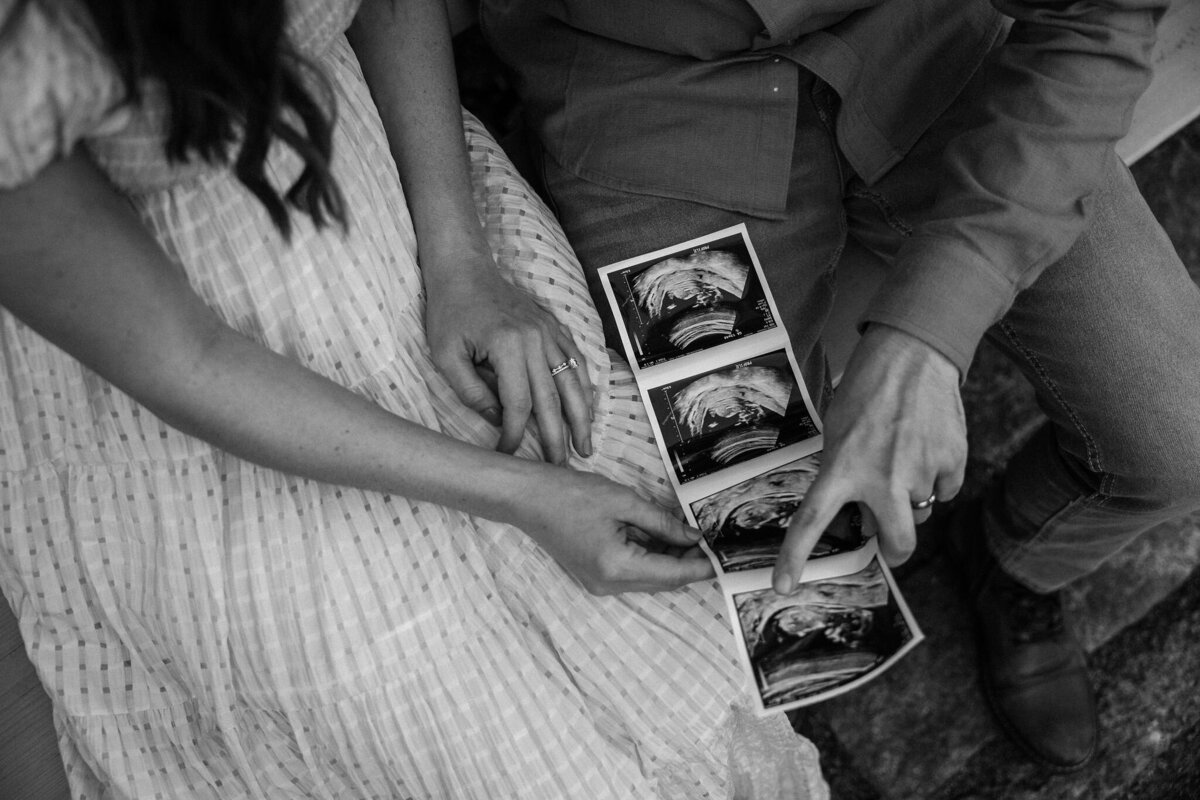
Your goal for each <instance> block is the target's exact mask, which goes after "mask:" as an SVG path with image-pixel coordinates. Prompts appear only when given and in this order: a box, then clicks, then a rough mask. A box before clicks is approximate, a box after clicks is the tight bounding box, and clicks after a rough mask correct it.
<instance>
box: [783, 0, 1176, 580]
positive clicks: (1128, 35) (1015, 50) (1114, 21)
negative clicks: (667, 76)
mask: <svg viewBox="0 0 1200 800" xmlns="http://www.w3.org/2000/svg"><path fill="white" fill-rule="evenodd" d="M993 2H994V4H995V5H996V7H997V8H999V9H1000V10H1001V11H1003V12H1004V13H1006V14H1008V15H1010V16H1012V17H1013V18H1014V20H1015V21H1014V25H1013V28H1012V31H1011V32H1010V35H1009V37H1008V39H1007V40H1006V41H1005V43H1004V44H1003V45H1001V46H1000V47H998V48H997V49H996V50H995V51H994V52H993V53H992V55H991V56H990V57H989V60H988V62H987V63H986V64H985V66H984V69H985V70H986V72H985V73H984V74H983V75H982V76H980V80H979V81H977V82H976V84H975V86H976V87H977V88H978V95H977V96H976V97H975V98H974V99H973V102H974V109H973V110H974V118H973V120H972V124H970V125H969V126H968V127H967V128H966V130H965V131H964V132H963V133H962V134H960V135H959V136H958V137H956V138H955V139H954V140H953V141H952V143H951V144H950V146H949V147H948V148H947V150H946V154H945V157H944V167H945V170H944V176H945V177H944V181H943V184H942V186H941V187H940V191H939V194H938V198H937V200H936V202H935V205H934V209H933V212H932V215H931V218H930V219H929V220H928V221H927V222H926V223H924V224H923V225H922V226H921V227H920V228H919V229H918V230H917V231H916V233H915V235H914V236H913V237H912V239H910V240H909V241H908V242H906V244H905V245H904V247H903V248H902V249H901V251H900V253H899V256H898V259H897V263H896V264H895V266H894V268H893V269H892V270H891V272H890V274H889V277H888V278H887V279H886V280H885V282H884V284H883V285H882V287H881V288H880V290H879V292H878V294H877V295H876V297H875V299H874V300H873V301H872V304H871V306H870V307H869V308H868V310H867V312H866V314H865V320H866V323H867V324H868V328H867V331H866V333H865V335H864V336H863V338H862V340H861V342H860V343H859V345H858V347H857V348H856V350H855V352H854V355H853V356H852V358H851V361H850V364H849V366H848V367H847V370H846V373H845V377H844V378H843V381H842V384H841V386H840V387H839V390H838V393H837V395H836V396H835V397H834V400H833V402H832V404H831V406H830V409H829V413H828V415H827V417H826V431H825V434H826V449H827V457H826V460H825V465H824V468H823V470H822V473H821V475H820V477H819V478H818V479H817V481H816V482H814V484H813V487H812V489H811V490H810V492H809V494H808V496H807V498H806V501H805V504H804V507H803V508H802V511H801V513H800V514H798V515H797V517H796V518H795V519H794V520H793V522H792V524H791V526H790V528H789V532H788V537H787V540H786V541H785V543H784V547H783V551H782V552H781V555H780V558H779V562H778V565H777V566H776V569H775V587H776V588H777V589H778V590H780V591H784V592H786V591H790V590H791V589H792V588H793V587H794V586H795V583H796V581H797V580H798V579H799V576H800V573H801V571H802V570H803V566H804V562H805V560H806V559H807V557H808V554H809V552H811V550H812V546H813V544H814V543H815V542H816V540H817V538H818V537H819V536H820V534H821V532H822V531H823V530H824V529H825V527H826V526H827V525H828V524H829V522H830V521H831V520H832V519H833V516H834V515H835V514H836V513H837V512H838V510H839V509H840V508H841V507H842V506H843V505H844V504H845V503H849V502H859V503H861V504H863V505H865V506H867V507H868V508H869V509H870V511H871V512H872V513H873V514H874V516H875V518H876V520H877V522H878V524H879V531H880V537H879V538H880V547H881V551H882V553H883V555H884V557H885V558H886V559H887V560H888V561H889V562H891V563H899V562H902V561H904V560H905V559H907V558H908V556H909V555H910V554H911V553H912V551H913V549H914V547H915V544H916V536H915V529H914V525H915V523H917V522H920V521H921V520H922V519H924V518H925V517H926V516H927V515H928V513H929V512H928V511H920V512H915V513H914V512H913V511H912V510H911V507H910V504H911V503H913V502H916V501H920V500H923V499H925V498H926V497H928V496H929V494H930V492H931V491H934V492H936V493H937V496H938V498H939V499H941V500H948V499H950V498H952V497H953V496H954V495H955V494H957V492H958V490H959V488H960V487H961V485H962V480H963V470H964V468H965V464H966V430H965V424H964V422H963V414H962V404H961V400H960V398H959V393H958V378H959V377H960V375H962V374H965V373H966V370H967V368H968V366H969V365H970V362H971V358H972V356H973V355H974V352H975V348H976V346H977V345H978V342H979V340H980V339H981V338H982V336H983V333H984V332H985V331H986V330H987V328H988V327H990V326H991V325H992V324H994V323H995V322H996V321H998V320H999V319H1000V317H1001V316H1002V315H1003V314H1004V312H1005V311H1007V309H1008V308H1009V306H1010V305H1011V304H1012V301H1013V299H1014V298H1015V296H1016V294H1017V293H1018V292H1019V291H1020V290H1021V289H1024V288H1026V287H1028V286H1029V285H1030V284H1032V283H1033V281H1034V280H1036V279H1037V277H1038V275H1040V274H1041V272H1042V271H1043V270H1044V269H1045V268H1046V267H1047V266H1049V265H1050V264H1052V263H1054V262H1055V261H1056V260H1058V259H1059V258H1061V257H1062V256H1063V255H1064V254H1065V253H1066V251H1067V250H1068V249H1069V248H1070V247H1071V245H1072V244H1073V243H1074V241H1075V239H1076V238H1077V237H1078V236H1079V234H1080V233H1081V232H1082V231H1083V229H1084V227H1085V226H1086V225H1087V221H1088V214H1089V209H1090V198H1091V195H1092V194H1093V193H1094V192H1095V191H1096V190H1097V189H1098V188H1100V186H1101V183H1102V181H1103V180H1104V177H1105V173H1106V172H1107V170H1108V169H1110V168H1111V167H1112V165H1111V159H1113V158H1115V157H1116V156H1115V154H1114V153H1113V145H1114V144H1115V143H1116V141H1117V140H1119V139H1120V138H1121V137H1122V136H1123V135H1124V134H1125V132H1126V131H1127V130H1128V127H1129V120H1130V117H1131V115H1132V113H1133V107H1134V104H1135V103H1136V102H1137V99H1138V97H1139V96H1140V95H1141V93H1142V92H1143V91H1144V90H1145V88H1146V86H1147V85H1148V84H1149V81H1150V74H1151V73H1150V54H1151V50H1152V48H1153V44H1154V38H1155V25H1156V24H1157V21H1158V19H1159V18H1160V17H1161V14H1162V13H1163V11H1164V10H1165V8H1166V6H1167V5H1168V2H1167V0H1102V1H1101V2H1077V3H1069V2H1046V1H1045V0H993Z"/></svg>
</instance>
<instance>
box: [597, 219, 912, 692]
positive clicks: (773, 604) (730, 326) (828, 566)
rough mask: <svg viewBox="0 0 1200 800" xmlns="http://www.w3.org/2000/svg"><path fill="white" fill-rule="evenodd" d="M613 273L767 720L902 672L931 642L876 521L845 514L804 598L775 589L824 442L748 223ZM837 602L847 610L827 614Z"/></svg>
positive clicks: (656, 425)
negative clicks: (886, 558)
mask: <svg viewBox="0 0 1200 800" xmlns="http://www.w3.org/2000/svg"><path fill="white" fill-rule="evenodd" d="M599 274H600V278H601V283H602V285H603V287H604V291H605V295H606V297H607V299H608V302H609V307H610V310H611V311H612V313H613V316H614V317H615V319H616V321H617V328H618V330H619V331H620V335H621V341H622V345H623V346H624V349H625V354H626V357H627V359H628V360H629V363H630V366H631V367H632V369H633V373H634V377H635V378H636V380H637V384H638V389H639V391H640V392H641V395H642V402H643V403H644V404H645V406H646V409H647V412H648V413H649V417H650V422H651V426H652V428H653V430H654V436H655V439H656V441H657V443H658V446H659V452H660V454H661V455H662V458H663V462H664V463H665V464H666V465H667V467H668V470H667V473H668V475H669V477H670V479H671V482H672V485H673V487H674V489H675V494H676V496H677V497H678V498H679V500H680V502H681V504H682V506H683V509H684V513H685V515H686V516H687V518H688V521H689V522H690V523H692V524H693V525H695V526H696V527H698V528H700V530H701V531H702V532H703V533H704V539H703V540H702V541H701V547H702V548H703V549H704V550H705V552H706V553H707V554H708V556H709V558H710V560H711V561H712V563H713V565H714V568H715V569H716V572H717V575H718V578H719V581H720V585H721V590H722V593H723V595H724V597H725V602H726V607H727V609H728V612H729V618H730V620H731V625H732V628H733V633H734V636H735V637H736V638H737V641H738V644H739V651H740V652H741V660H742V664H743V667H744V668H745V669H746V671H747V673H748V674H749V675H750V677H751V678H752V679H753V681H754V684H755V685H756V686H757V687H758V692H757V695H756V699H757V702H758V709H757V710H758V713H760V714H768V713H775V712H779V711H784V710H787V709H789V708H795V707H797V706H800V705H807V704H810V703H814V702H819V701H820V700H823V699H826V698H827V697H831V696H833V695H834V694H838V693H840V692H842V691H846V690H848V689H849V688H852V687H853V686H857V685H859V684H860V683H862V682H864V681H866V680H869V679H870V678H871V677H872V676H874V675H876V674H878V673H879V672H880V671H882V670H883V669H886V668H887V667H888V666H890V665H891V664H892V663H894V662H895V661H896V659H898V658H899V657H900V655H902V654H903V653H904V652H907V651H908V649H910V648H911V647H912V646H913V645H915V644H916V643H917V642H919V641H920V640H921V638H922V634H921V631H920V628H919V627H918V626H917V624H916V621H915V620H914V619H913V618H912V615H911V614H910V613H909V612H908V608H907V606H906V605H905V604H904V601H903V598H902V597H900V594H899V592H898V591H896V589H895V584H894V582H893V581H892V580H891V577H890V574H889V573H888V571H887V567H886V566H885V565H884V564H882V563H881V562H879V560H878V558H877V553H878V551H877V546H876V543H875V541H874V539H873V538H871V537H870V535H869V531H865V530H864V525H863V520H862V518H861V517H860V516H857V515H855V514H853V513H852V512H844V513H843V514H842V515H839V517H838V520H836V521H835V524H834V525H831V526H830V529H829V530H827V531H826V532H825V534H824V535H823V536H822V538H821V541H820V542H819V543H818V546H817V547H816V548H815V549H814V556H813V557H812V558H810V559H809V561H808V563H807V564H806V565H805V569H804V574H803V577H802V579H801V580H802V581H803V583H802V584H801V586H800V587H799V589H798V592H797V594H795V595H788V596H783V595H778V594H776V593H775V591H774V589H772V588H771V572H772V569H773V567H774V562H775V559H776V558H777V557H778V554H779V550H780V546H781V544H782V542H783V539H784V536H785V535H786V532H787V526H788V521H789V520H790V519H791V515H792V514H793V513H795V511H796V509H797V508H799V506H800V504H801V503H802V502H803V498H804V495H805V494H806V493H807V491H808V487H809V485H810V484H811V482H812V479H813V478H814V477H815V475H816V473H817V470H818V468H819V465H820V451H821V448H822V447H823V441H822V437H821V421H820V418H819V417H818V415H817V412H816V409H815V408H814V406H813V404H812V398H811V397H810V395H809V393H808V388H807V387H806V386H805V384H804V379H803V376H802V374H801V372H800V368H799V365H798V364H797V362H796V357H795V354H794V353H793V352H792V348H791V343H790V341H789V340H788V337H787V332H786V331H785V330H784V329H783V326H782V324H781V322H780V317H779V312H778V309H777V308H776V306H775V302H774V300H773V298H772V297H771V293H770V290H769V288H768V286H767V283H766V281H765V279H764V277H763V273H762V269H761V266H760V265H759V263H758V257H757V255H756V254H755V252H754V248H753V246H752V245H751V243H750V239H749V235H748V233H747V231H746V227H745V225H738V226H735V227H733V228H727V229H725V230H721V231H717V232H716V233H713V234H710V235H708V236H702V237H699V238H697V239H693V240H691V241H688V242H683V243H682V244H678V245H674V246H672V247H668V248H664V249H662V250H658V251H655V252H653V253H649V254H646V255H643V256H639V257H637V258H632V259H627V260H625V261H622V262H619V263H617V264H613V265H611V266H608V267H605V268H603V269H601V270H600V271H599ZM822 593H823V594H822ZM832 595H837V596H840V597H842V598H843V600H842V601H841V602H819V601H818V599H819V598H820V597H828V596H832ZM852 597H859V598H866V600H861V599H860V600H859V601H855V602H849V601H847V600H846V599H845V598H852ZM881 598H886V602H884V601H881V602H874V601H875V600H880V599H881ZM868 601H870V602H868Z"/></svg>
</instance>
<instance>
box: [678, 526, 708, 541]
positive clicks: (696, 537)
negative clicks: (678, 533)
mask: <svg viewBox="0 0 1200 800" xmlns="http://www.w3.org/2000/svg"><path fill="white" fill-rule="evenodd" d="M683 531H684V533H686V534H687V537H688V538H689V539H691V540H692V541H693V542H698V541H700V539H701V537H703V536H704V534H703V533H702V532H701V531H700V530H699V529H697V528H693V527H692V526H691V525H687V526H685V527H684V529H683Z"/></svg>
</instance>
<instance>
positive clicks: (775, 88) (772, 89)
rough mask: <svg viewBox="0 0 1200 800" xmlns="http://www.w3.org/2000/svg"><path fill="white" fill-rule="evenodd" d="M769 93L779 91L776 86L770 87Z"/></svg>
mask: <svg viewBox="0 0 1200 800" xmlns="http://www.w3.org/2000/svg"><path fill="white" fill-rule="evenodd" d="M771 91H772V92H778V91H779V87H778V86H772V87H771Z"/></svg>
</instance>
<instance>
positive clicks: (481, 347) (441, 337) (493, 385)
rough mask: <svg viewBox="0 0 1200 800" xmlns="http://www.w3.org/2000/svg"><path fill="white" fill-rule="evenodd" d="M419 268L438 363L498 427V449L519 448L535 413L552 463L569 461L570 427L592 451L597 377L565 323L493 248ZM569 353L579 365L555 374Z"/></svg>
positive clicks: (577, 443)
mask: <svg viewBox="0 0 1200 800" xmlns="http://www.w3.org/2000/svg"><path fill="white" fill-rule="evenodd" d="M432 258H438V257H437V256H433V257H432ZM442 258H445V257H442ZM422 272H423V274H424V275H425V283H426V293H427V307H426V321H425V331H426V335H427V337H428V339H429V348H430V351H431V353H432V355H433V361H434V363H435V364H436V365H437V367H438V369H440V370H441V371H442V374H443V375H444V376H445V377H446V380H447V381H448V382H449V383H450V386H451V387H452V388H453V389H454V391H455V392H456V393H457V394H458V397H459V399H461V400H462V401H463V403H464V404H465V405H467V406H468V407H469V408H472V409H474V410H475V411H477V412H478V413H479V414H481V415H482V416H483V417H484V418H485V419H487V420H488V421H489V422H491V423H492V424H493V425H496V426H498V427H500V429H501V432H500V441H499V443H498V445H497V449H499V450H500V451H502V452H505V453H511V452H513V451H514V450H516V449H517V446H518V445H519V444H520V443H521V438H522V436H523V435H524V433H525V425H526V423H527V422H528V421H529V418H530V416H531V415H532V416H534V417H536V418H537V423H538V428H539V430H540V432H541V439H542V446H543V447H544V448H545V452H546V455H547V458H548V459H549V460H550V461H552V462H554V463H555V464H563V463H566V460H567V433H568V431H569V433H570V439H571V442H572V443H573V444H574V447H575V451H576V452H577V453H579V454H580V455H582V456H590V455H591V454H592V444H591V425H592V383H591V380H590V379H589V378H588V372H587V362H586V361H585V359H584V357H583V354H582V353H581V352H580V351H579V348H578V347H576V346H575V340H574V339H573V338H572V337H571V334H570V332H569V331H568V330H567V328H566V327H565V326H563V325H561V324H560V323H559V322H558V320H556V319H555V318H554V317H553V316H551V315H550V314H549V313H548V312H547V311H546V310H545V309H543V308H542V307H541V306H540V305H538V304H537V302H536V301H535V300H534V299H533V298H531V297H530V296H529V295H528V294H526V293H525V292H524V291H522V290H521V289H519V288H517V287H515V286H513V285H512V284H510V283H509V282H508V281H506V280H505V279H504V278H503V276H501V274H500V271H499V270H498V269H497V267H496V265H495V263H494V262H493V260H492V258H491V256H490V255H488V254H475V253H472V254H468V255H466V256H457V257H456V258H455V263H453V264H427V263H424V262H422ZM571 359H574V363H575V364H576V366H574V367H569V368H566V369H562V370H560V371H558V374H557V375H553V376H552V375H551V374H550V373H551V370H552V369H553V368H554V367H555V366H557V365H561V364H563V363H566V362H569V361H570V360H571ZM564 421H565V426H564Z"/></svg>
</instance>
